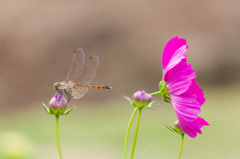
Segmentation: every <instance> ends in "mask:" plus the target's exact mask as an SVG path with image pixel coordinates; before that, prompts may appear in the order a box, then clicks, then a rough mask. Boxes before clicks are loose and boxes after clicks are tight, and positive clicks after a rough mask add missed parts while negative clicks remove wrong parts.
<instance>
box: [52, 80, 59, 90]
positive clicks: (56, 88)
mask: <svg viewBox="0 0 240 159" xmlns="http://www.w3.org/2000/svg"><path fill="white" fill-rule="evenodd" d="M59 87H60V83H59V82H56V83H54V84H53V88H54V89H55V90H59Z"/></svg>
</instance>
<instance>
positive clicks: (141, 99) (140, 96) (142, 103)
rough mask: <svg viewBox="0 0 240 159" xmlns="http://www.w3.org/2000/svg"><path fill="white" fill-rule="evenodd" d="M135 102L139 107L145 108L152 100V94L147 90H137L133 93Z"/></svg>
mask: <svg viewBox="0 0 240 159" xmlns="http://www.w3.org/2000/svg"><path fill="white" fill-rule="evenodd" d="M133 102H134V104H135V105H136V106H137V107H141V108H144V107H146V106H148V104H149V103H151V102H152V96H151V95H150V94H148V93H146V92H145V91H137V92H135V93H134V95H133Z"/></svg>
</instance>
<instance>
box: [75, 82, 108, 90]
mask: <svg viewBox="0 0 240 159" xmlns="http://www.w3.org/2000/svg"><path fill="white" fill-rule="evenodd" d="M77 85H80V86H83V87H88V88H98V89H112V87H109V86H105V85H88V84H79V83H78V84H77Z"/></svg>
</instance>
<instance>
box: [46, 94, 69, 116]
mask: <svg viewBox="0 0 240 159" xmlns="http://www.w3.org/2000/svg"><path fill="white" fill-rule="evenodd" d="M67 104H68V103H67V100H66V99H65V98H64V97H63V95H62V94H61V93H56V94H55V95H54V96H53V97H52V99H51V100H50V101H49V107H50V108H51V109H52V111H53V112H54V113H55V114H56V113H60V114H62V113H64V112H65V110H66V108H67Z"/></svg>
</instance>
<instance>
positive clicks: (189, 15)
mask: <svg viewBox="0 0 240 159" xmlns="http://www.w3.org/2000/svg"><path fill="white" fill-rule="evenodd" d="M239 5H240V2H239V1H237V0H230V1H227V0H222V1H218V0H203V1H191V0H182V1H175V0H173V1H164V0H141V1H127V0H122V1H110V0H101V1H93V0H81V1H74V0H71V1H58V2H57V1H53V0H52V1H44V0H43V1H37V0H36V1H30V0H23V1H4V0H3V1H0V73H1V74H0V88H1V91H0V100H1V104H0V108H1V112H0V119H1V120H0V139H1V141H2V142H1V145H0V148H1V149H0V155H1V158H3V159H6V158H7V159H13V158H14V156H15V158H14V159H22V158H24V159H27V158H31V159H46V158H51V159H55V158H56V159H57V158H59V157H58V152H57V147H56V141H55V119H54V116H50V115H47V114H46V113H45V111H44V109H43V108H42V107H41V103H43V102H44V103H46V104H47V103H48V102H49V100H50V98H51V97H52V96H53V95H54V93H55V91H54V89H53V88H52V85H53V83H55V82H57V81H63V80H65V79H66V75H67V72H68V70H69V67H70V65H71V61H72V55H73V52H74V50H75V49H76V48H83V49H84V50H85V54H86V55H87V56H90V55H98V56H99V59H100V63H99V67H98V72H97V75H96V77H95V79H94V81H93V82H92V84H104V85H109V86H112V87H113V89H112V90H89V92H88V93H87V94H86V95H85V96H84V97H83V98H81V99H80V100H72V101H71V104H70V107H72V106H77V107H78V109H77V110H76V111H73V112H72V113H70V115H68V116H64V117H61V118H60V137H61V144H62V149H63V156H64V158H81V159H86V158H89V159H118V158H122V153H123V142H124V135H125V130H126V127H127V123H128V120H129V118H130V116H131V113H132V111H133V107H131V106H130V105H129V104H128V102H127V101H126V100H125V99H124V98H123V95H126V96H129V97H131V96H132V94H133V93H134V92H135V91H138V90H146V91H147V92H149V93H152V92H155V91H157V90H158V83H159V81H160V80H161V77H162V67H161V56H162V50H163V48H164V46H165V44H166V43H167V42H168V41H169V40H170V39H171V38H173V37H175V36H178V37H180V38H185V39H187V43H188V45H189V49H188V51H187V56H188V62H189V63H191V64H192V67H193V69H194V70H196V71H197V81H198V83H199V84H200V87H201V88H202V89H203V90H204V93H205V98H206V102H205V104H204V105H203V107H202V113H201V114H200V116H202V117H204V118H205V119H206V120H207V121H208V122H209V123H210V125H211V126H210V127H204V128H203V134H202V135H198V137H197V138H195V139H192V138H189V137H186V139H185V146H184V149H183V155H182V158H186V159H187V158H189V159H192V158H195V159H203V158H204V159H212V158H218V159H225V158H240V152H239V149H240V147H239V144H238V142H239V141H240V135H239V134H240V126H239V122H238V121H239V119H240V118H239V113H238V112H239V111H240V107H239V106H240V96H239V91H240V45H239V42H240V10H239ZM154 100H156V101H157V103H159V104H160V106H159V107H158V108H157V109H152V110H146V111H144V112H143V116H142V121H141V125H140V133H139V137H138V141H137V142H138V143H137V147H136V153H135V154H136V156H135V157H136V158H138V156H139V155H140V154H141V152H142V151H143V150H144V149H145V148H146V147H147V146H148V144H150V143H151V142H152V141H155V140H158V142H157V143H155V144H154V145H153V146H152V147H151V148H150V149H149V150H148V151H147V152H146V153H145V155H144V157H143V159H145V158H148V159H162V158H164V159H165V158H169V159H170V158H176V157H177V155H178V150H179V146H180V136H179V135H177V134H172V133H170V131H169V130H167V129H166V128H165V127H164V125H165V124H170V125H172V124H173V123H174V122H175V121H176V117H175V114H174V112H173V109H172V108H171V105H169V104H165V103H164V102H163V101H162V100H161V98H160V97H156V98H154ZM133 130H134V129H133ZM132 133H133V131H132ZM12 138H14V140H12ZM15 138H16V139H15ZM8 139H9V140H8ZM130 139H132V136H130ZM131 142H132V141H131V140H130V142H129V143H131ZM17 143H19V145H21V146H19V149H20V148H21V149H20V150H19V153H16V152H18V151H17V150H16V149H18V147H17ZM13 145H15V147H13ZM22 145H25V146H24V147H23V146H22ZM8 147H9V148H8ZM130 147H131V146H130ZM8 150H9V151H8ZM13 152H15V153H16V154H13ZM4 156H5V157H4ZM16 156H20V157H19V158H16ZM21 156H22V157H21Z"/></svg>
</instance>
